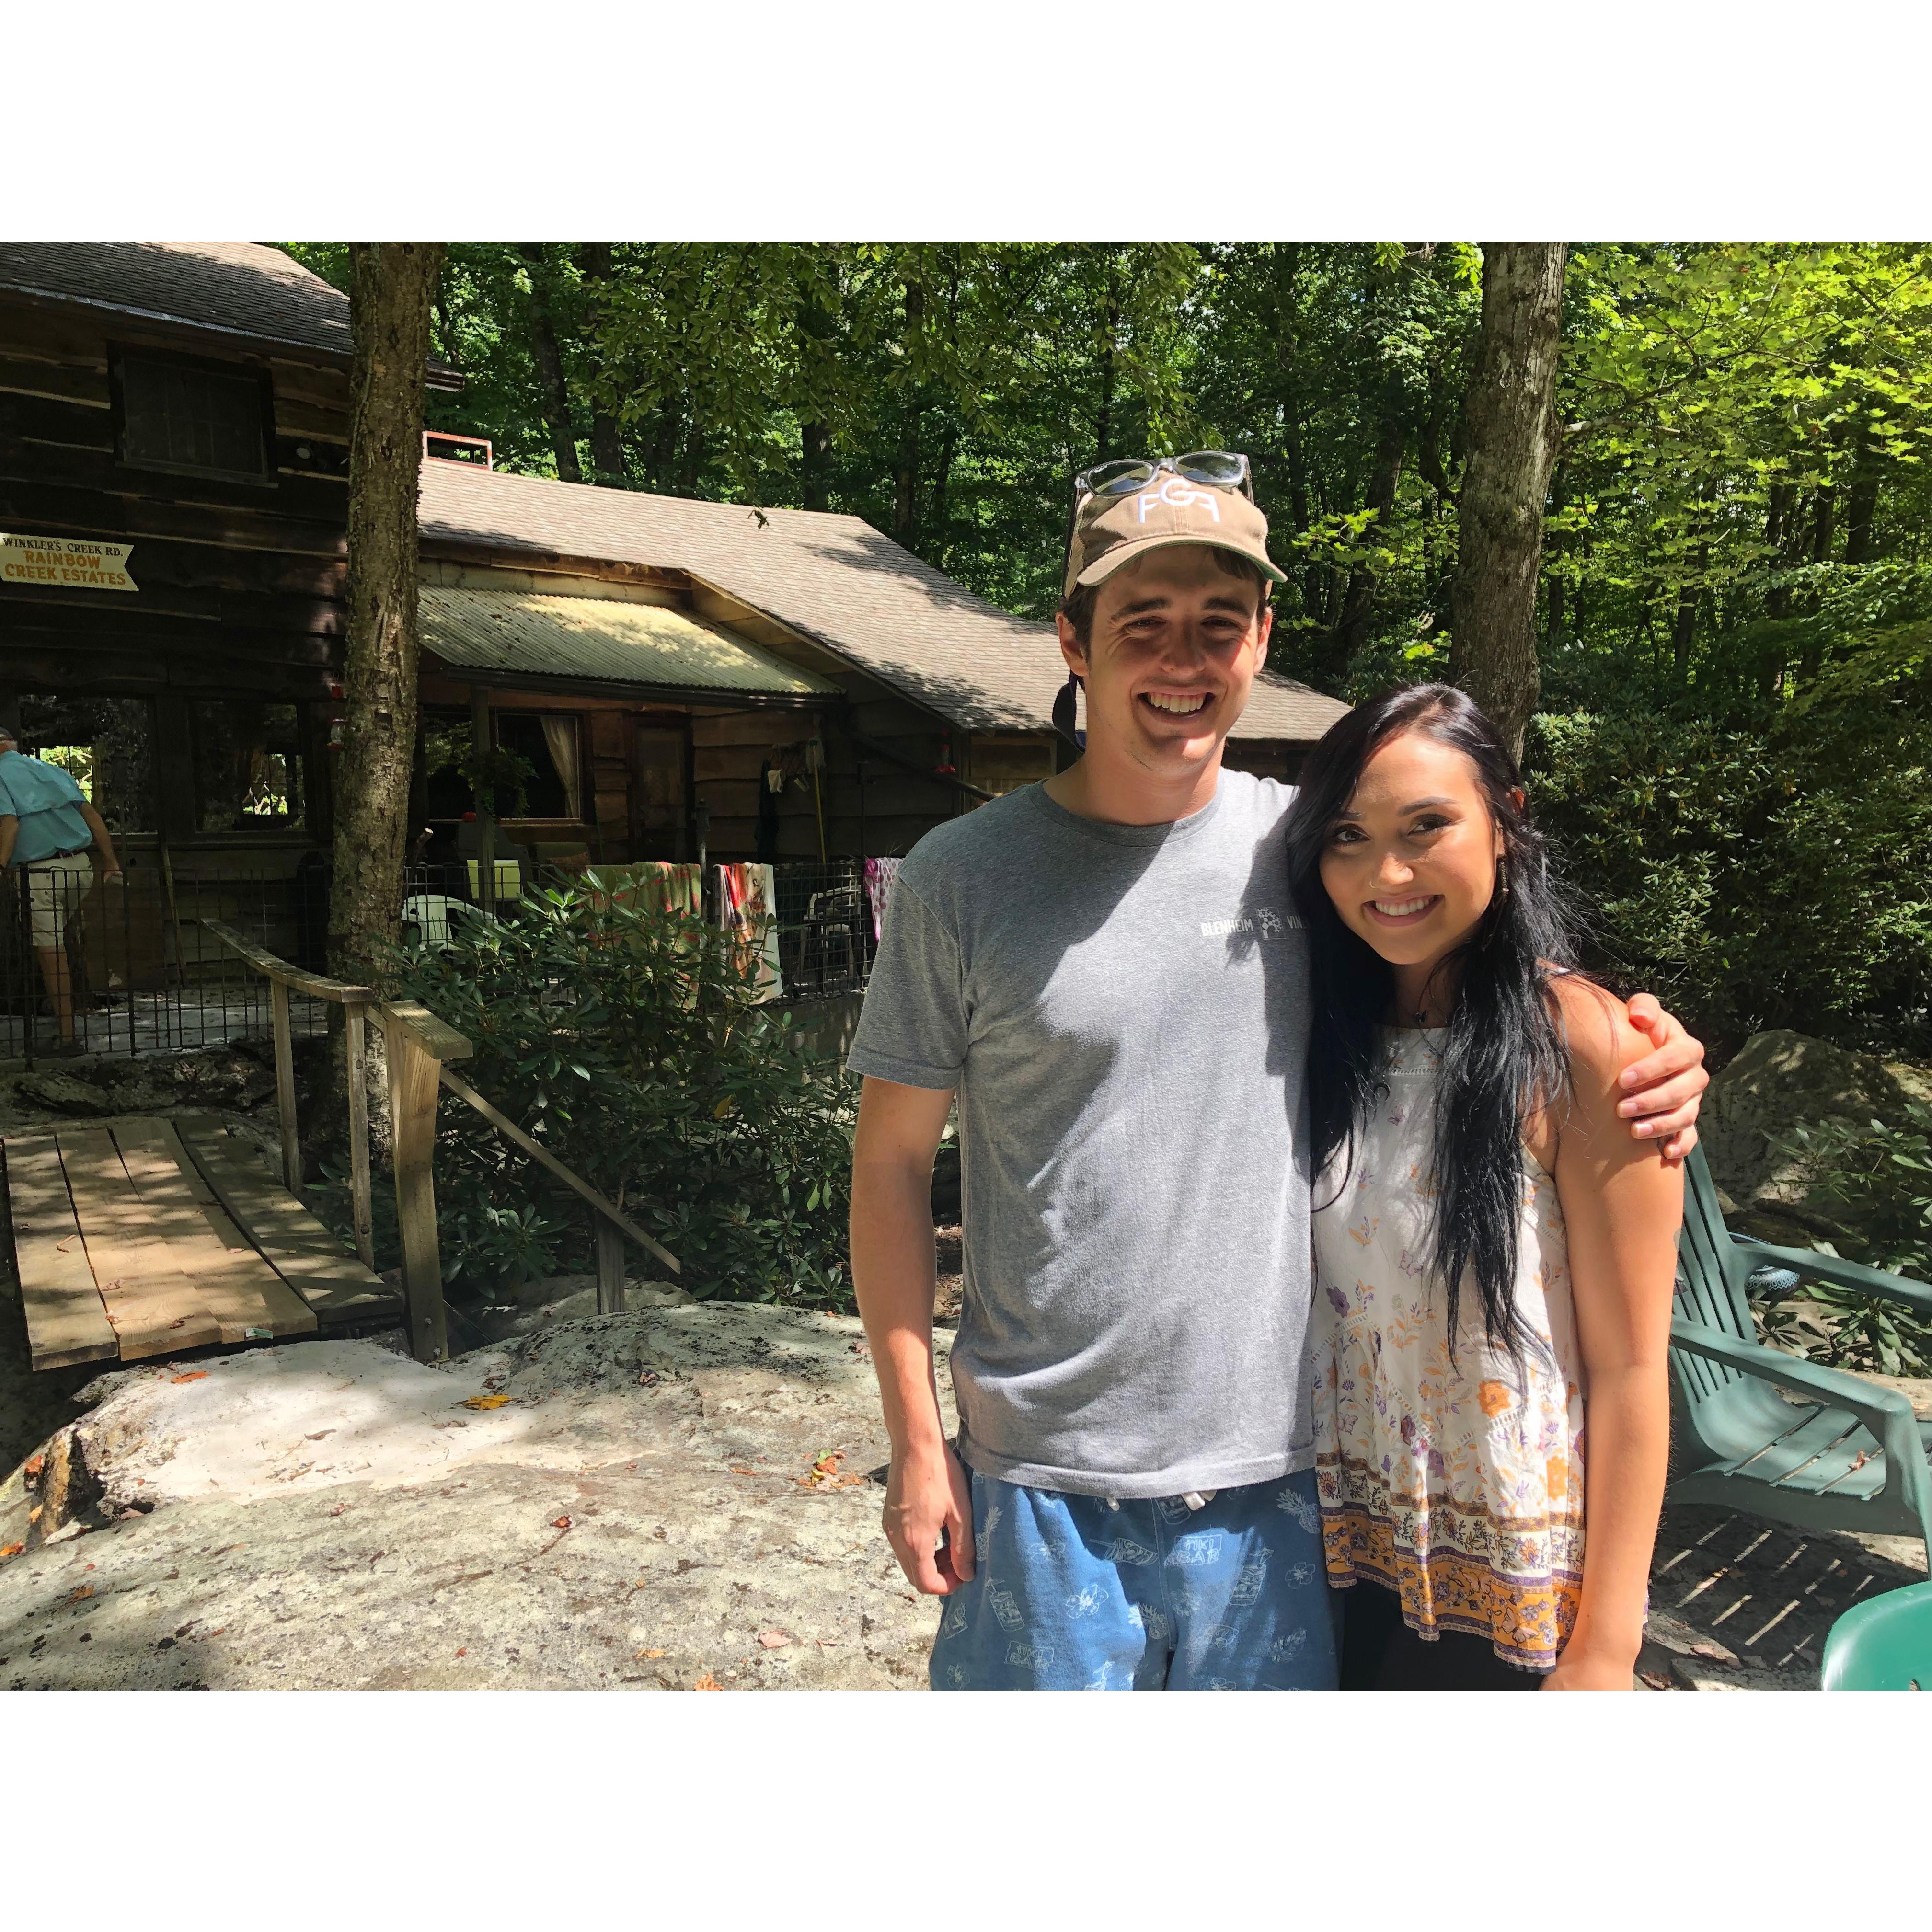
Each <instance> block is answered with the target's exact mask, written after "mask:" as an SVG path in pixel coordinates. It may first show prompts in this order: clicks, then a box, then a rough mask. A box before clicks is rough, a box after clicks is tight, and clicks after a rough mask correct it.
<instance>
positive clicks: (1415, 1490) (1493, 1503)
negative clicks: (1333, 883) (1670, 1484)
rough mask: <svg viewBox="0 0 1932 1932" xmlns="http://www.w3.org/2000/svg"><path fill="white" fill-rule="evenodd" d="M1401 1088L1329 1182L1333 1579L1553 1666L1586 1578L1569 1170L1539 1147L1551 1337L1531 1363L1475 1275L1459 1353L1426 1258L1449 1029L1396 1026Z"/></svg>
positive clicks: (1538, 1290)
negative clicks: (1491, 1310) (1513, 1343)
mask: <svg viewBox="0 0 1932 1932" xmlns="http://www.w3.org/2000/svg"><path fill="white" fill-rule="evenodd" d="M1443 1039H1444V1035H1443V1034H1441V1033H1439V1032H1395V1031H1385V1033H1384V1034H1383V1035H1382V1042H1383V1052H1384V1060H1383V1064H1382V1078H1383V1079H1384V1080H1385V1082H1386V1083H1387V1086H1386V1091H1385V1095H1384V1097H1383V1098H1382V1100H1381V1102H1380V1103H1379V1105H1378V1106H1376V1108H1375V1109H1373V1111H1372V1112H1371V1114H1370V1119H1369V1121H1368V1124H1367V1127H1366V1128H1365V1129H1364V1130H1363V1131H1362V1132H1361V1133H1358V1136H1357V1137H1356V1144H1355V1151H1354V1157H1353V1161H1352V1166H1351V1167H1350V1169H1349V1171H1348V1172H1346V1173H1345V1174H1343V1175H1341V1188H1340V1193H1337V1188H1336V1181H1337V1172H1340V1166H1341V1163H1342V1160H1343V1157H1341V1156H1339V1155H1338V1156H1337V1162H1336V1163H1335V1169H1336V1171H1334V1172H1330V1173H1329V1174H1327V1175H1324V1176H1323V1178H1322V1180H1321V1181H1319V1183H1318V1184H1317V1186H1316V1193H1315V1199H1316V1215H1315V1220H1314V1231H1315V1310H1314V1316H1313V1320H1312V1322H1311V1323H1310V1337H1311V1344H1312V1346H1311V1355H1312V1359H1313V1364H1314V1374H1315V1430H1316V1482H1317V1484H1318V1486H1319V1492H1320V1496H1321V1503H1322V1538H1323V1544H1324V1548H1325V1554H1326V1556H1327V1559H1328V1580H1329V1582H1330V1583H1331V1584H1333V1585H1334V1586H1335V1587H1336V1588H1337V1589H1346V1588H1348V1587H1349V1586H1350V1585H1352V1584H1353V1583H1355V1582H1356V1581H1357V1580H1368V1581H1370V1582H1373V1583H1379V1584H1381V1585H1382V1586H1383V1587H1384V1588H1385V1589H1390V1590H1392V1591H1394V1592H1395V1593H1396V1594H1397V1595H1398V1596H1399V1597H1400V1598H1401V1600H1402V1610H1403V1620H1404V1622H1406V1623H1407V1624H1408V1625H1409V1627H1410V1628H1412V1629H1413V1630H1415V1631H1418V1632H1419V1633H1420V1634H1421V1635H1422V1636H1423V1637H1424V1638H1427V1639H1433V1638H1435V1637H1437V1636H1438V1635H1439V1634H1440V1633H1441V1632H1442V1631H1445V1630H1447V1631H1465V1632H1467V1633H1469V1634H1471V1635H1472V1636H1476V1637H1487V1638H1488V1639H1489V1640H1490V1643H1491V1645H1492V1646H1493V1647H1494V1649H1495V1651H1496V1655H1498V1656H1499V1657H1500V1658H1502V1659H1503V1660H1504V1661H1505V1662H1507V1663H1510V1664H1517V1665H1520V1667H1523V1669H1525V1670H1549V1669H1550V1667H1551V1666H1552V1665H1553V1664H1555V1662H1556V1654H1557V1652H1559V1650H1561V1649H1562V1647H1563V1646H1564V1644H1565V1643H1566V1642H1567V1641H1568V1638H1569V1635H1570V1632H1571V1628H1572V1626H1573V1625H1574V1623H1575V1622H1576V1619H1577V1608H1578V1606H1579V1604H1580V1600H1581V1597H1582V1593H1583V1375H1582V1361H1581V1358H1580V1354H1579V1352H1578V1349H1577V1334H1576V1325H1575V1321H1574V1314H1573V1311H1572V1307H1571V1292H1570V1265H1569V1251H1568V1243H1567V1241H1566V1240H1565V1233H1564V1226H1563V1211H1562V1208H1561V1207H1560V1206H1559V1205H1558V1202H1557V1199H1556V1182H1555V1181H1554V1180H1553V1178H1551V1177H1550V1175H1548V1174H1547V1173H1545V1172H1544V1170H1543V1169H1542V1167H1541V1166H1540V1165H1539V1164H1538V1162H1537V1161H1536V1160H1535V1157H1533V1156H1532V1155H1531V1154H1530V1153H1529V1151H1528V1149H1527V1148H1526V1149H1525V1150H1524V1152H1523V1196H1522V1199H1523V1210H1522V1220H1521V1222H1520V1229H1519V1233H1518V1236H1517V1244H1518V1246H1517V1278H1516V1302H1517V1308H1518V1310H1520V1312H1521V1314H1522V1316H1523V1320H1524V1322H1525V1323H1526V1325H1527V1327H1528V1328H1529V1331H1530V1332H1531V1334H1533V1335H1534V1336H1535V1337H1536V1338H1537V1339H1538V1341H1540V1342H1541V1343H1542V1344H1543V1348H1542V1349H1541V1351H1536V1350H1531V1349H1526V1350H1525V1352H1524V1358H1523V1363H1522V1364H1521V1366H1520V1367H1519V1366H1518V1364H1517V1363H1515V1362H1514V1361H1512V1360H1511V1357H1510V1355H1509V1352H1508V1349H1505V1348H1502V1347H1498V1346H1492V1345H1491V1343H1490V1341H1489V1340H1488V1338H1487V1336H1486V1335H1485V1334H1484V1328H1483V1317H1482V1307H1481V1301H1480V1299H1479V1298H1478V1295H1477V1293H1476V1290H1475V1283H1473V1282H1471V1283H1468V1284H1467V1285H1466V1286H1465V1288H1464V1289H1463V1293H1462V1294H1461V1295H1460V1297H1459V1301H1460V1307H1459V1308H1458V1310H1457V1316H1458V1331H1459V1332H1458V1334H1457V1337H1456V1348H1455V1353H1454V1359H1453V1360H1452V1359H1451V1353H1450V1348H1449V1334H1448V1322H1447V1319H1446V1311H1445V1308H1444V1306H1443V1301H1444V1298H1443V1295H1442V1291H1441V1289H1440V1287H1439V1285H1438V1284H1437V1283H1436V1282H1435V1281H1434V1280H1433V1279H1432V1277H1431V1276H1430V1273H1429V1271H1428V1270H1427V1265H1426V1263H1425V1262H1424V1259H1423V1257H1424V1255H1425V1253H1426V1250H1427V1240H1428V1223H1429V1212H1430V1195H1431V1192H1432V1186H1433V1184H1432V1181H1431V1178H1430V1155H1431V1145H1432V1133H1433V1116H1434V1108H1435V1082H1436V1070H1437V1068H1438V1067H1439V1065H1440V1064H1441V1058H1442V1053H1441V1048H1442V1040H1443Z"/></svg>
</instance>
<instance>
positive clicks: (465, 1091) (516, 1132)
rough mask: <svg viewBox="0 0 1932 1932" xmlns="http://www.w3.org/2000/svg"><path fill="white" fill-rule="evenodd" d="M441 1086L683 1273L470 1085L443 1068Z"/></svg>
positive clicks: (613, 1204) (619, 1211)
mask: <svg viewBox="0 0 1932 1932" xmlns="http://www.w3.org/2000/svg"><path fill="white" fill-rule="evenodd" d="M443 1085H445V1086H446V1087H447V1088H449V1091H451V1092H452V1094H455V1095H456V1096H457V1097H458V1099H459V1100H467V1101H468V1102H469V1104H470V1106H472V1107H474V1108H475V1109H476V1111H477V1112H478V1113H479V1114H481V1115H482V1116H483V1118H484V1119H485V1120H486V1121H488V1122H489V1123H490V1125H491V1126H492V1127H494V1128H495V1129H496V1131H497V1132H498V1133H500V1134H503V1135H505V1136H508V1139H511V1140H512V1141H514V1142H515V1143H516V1144H517V1146H518V1147H520V1148H522V1149H523V1151H524V1153H526V1154H528V1155H529V1156H530V1157H531V1158H532V1160H536V1161H538V1162H540V1163H541V1164H542V1165H543V1166H545V1167H547V1168H548V1169H550V1172H551V1173H553V1175H556V1178H557V1179H558V1180H559V1181H562V1183H563V1184H564V1185H565V1187H570V1188H574V1190H576V1192H577V1193H579V1194H580V1195H581V1196H583V1199H585V1200H586V1201H587V1202H589V1203H590V1205H591V1206H592V1207H593V1208H595V1209H596V1211H597V1212H598V1214H601V1216H603V1217H604V1220H607V1221H613V1222H615V1223H616V1225H617V1226H618V1227H619V1229H621V1230H622V1232H624V1233H625V1234H627V1235H629V1236H630V1238H631V1240H632V1241H635V1242H636V1243H637V1245H638V1247H640V1248H644V1249H646V1250H649V1252H650V1253H652V1254H654V1255H655V1256H657V1258H658V1260H659V1261H661V1262H663V1263H664V1266H665V1267H666V1268H669V1269H670V1271H671V1273H672V1274H682V1273H683V1272H684V1271H683V1268H682V1266H681V1265H680V1264H679V1261H678V1259H677V1257H676V1256H675V1255H674V1254H673V1253H671V1251H670V1249H668V1248H667V1247H665V1246H664V1244H663V1243H662V1242H661V1241H653V1240H652V1238H651V1237H650V1236H649V1235H647V1234H646V1233H645V1232H644V1231H643V1229H641V1228H640V1227H639V1226H637V1223H636V1222H634V1221H633V1220H631V1217H629V1216H628V1214H625V1212H624V1211H623V1209H622V1208H619V1206H618V1205H616V1202H613V1201H612V1200H610V1199H608V1197H607V1196H604V1195H602V1194H600V1193H598V1191H597V1190H596V1189H595V1188H594V1187H592V1186H591V1184H589V1181H586V1180H583V1178H581V1177H580V1176H579V1175H574V1174H573V1173H571V1171H570V1169H568V1168H567V1167H565V1166H564V1164H563V1163H562V1161H560V1160H558V1159H557V1157H556V1155H555V1154H552V1153H551V1152H550V1150H549V1148H547V1147H545V1146H544V1145H543V1144H542V1142H540V1141H536V1140H532V1139H531V1137H530V1136H529V1135H528V1134H526V1133H524V1132H523V1129H522V1128H521V1127H518V1126H517V1124H516V1122H515V1121H512V1120H511V1119H509V1118H508V1117H507V1116H506V1115H503V1114H500V1113H499V1112H497V1110H496V1109H495V1108H494V1107H493V1106H490V1103H489V1102H488V1101H487V1100H484V1097H482V1095H481V1094H479V1093H478V1092H477V1091H476V1089H475V1088H473V1087H472V1086H471V1085H470V1084H469V1082H468V1081H466V1080H462V1079H458V1077H457V1076H456V1075H455V1074H454V1073H451V1072H450V1070H449V1068H448V1067H445V1068H443Z"/></svg>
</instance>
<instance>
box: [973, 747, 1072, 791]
mask: <svg viewBox="0 0 1932 1932" xmlns="http://www.w3.org/2000/svg"><path fill="white" fill-rule="evenodd" d="M971 757H972V766H971V773H970V775H971V778H972V781H973V782H974V784H976V785H977V786H978V787H980V790H982V791H989V792H992V793H994V794H995V796H999V795H1001V794H1002V793H1007V792H1010V791H1017V790H1019V788H1020V787H1021V786H1022V785H1029V784H1038V783H1039V781H1040V780H1041V779H1042V778H1052V775H1053V740H1052V739H1051V738H1049V737H1046V736H1035V737H1025V738H1022V737H1018V736H1005V737H997V736H984V735H980V734H976V735H975V736H974V739H973V748H972V753H971Z"/></svg>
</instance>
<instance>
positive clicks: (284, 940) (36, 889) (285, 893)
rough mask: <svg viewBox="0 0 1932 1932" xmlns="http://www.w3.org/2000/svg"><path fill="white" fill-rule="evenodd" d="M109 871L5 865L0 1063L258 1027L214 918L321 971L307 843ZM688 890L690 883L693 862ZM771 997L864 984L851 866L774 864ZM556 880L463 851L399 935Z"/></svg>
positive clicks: (318, 877) (862, 930)
mask: <svg viewBox="0 0 1932 1932" xmlns="http://www.w3.org/2000/svg"><path fill="white" fill-rule="evenodd" d="M122 861H123V865H124V871H123V873H122V876H121V878H120V879H119V880H103V879H101V877H98V875H97V874H96V873H95V871H94V870H93V868H92V866H91V865H90V864H89V860H88V859H87V858H86V855H84V854H83V855H80V856H75V857H71V858H69V859H66V860H65V861H56V862H49V863H43V864H35V865H22V866H18V867H16V868H14V869H13V871H11V872H10V873H9V874H6V875H5V889H4V897H0V1061H13V1062H22V1061H24V1062H25V1063H26V1064H27V1065H28V1067H33V1066H35V1065H37V1064H39V1063H40V1062H41V1061H46V1060H53V1059H57V1058H61V1057H63V1056H65V1055H69V1054H77V1053H84V1054H89V1055H124V1056H126V1057H128V1058H133V1057H136V1056H137V1055H141V1054H143V1053H156V1052H169V1051H172V1050H177V1049H182V1048H192V1047H205V1046H217V1045H220V1044H221V1043H224V1042H226V1041H230V1040H239V1039H243V1038H248V1037H266V1035H267V1034H268V1032H269V1025H270V1019H271V1014H270V1007H269V991H268V983H267V982H266V980H263V979H262V978H261V977H260V976H259V975H258V974H254V973H251V972H250V971H249V970H248V968H247V967H246V966H245V965H244V964H243V963H242V962H241V961H240V960H239V959H237V958H236V956H235V955H234V954H233V953H230V952H229V950H227V948H226V947H223V945H221V944H220V943H219V942H218V941H217V940H215V939H214V938H213V936H212V935H210V934H208V932H206V931H205V929H204V926H203V922H204V921H205V920H208V919H216V920H219V921H220V922H222V923H223V924H224V925H226V926H230V927H232V928H233V929H235V930H236V931H237V932H240V933H242V934H243V935H245V936H246V937H247V938H249V939H251V940H252V941H254V942H255V943H256V944H258V945H260V946H261V947H263V948H264V949H265V950H266V951H269V952H271V953H275V954H277V955H278V956H280V957H281V958H282V959H287V960H289V961H290V962H293V964H295V965H299V966H302V967H303V968H306V969H307V970H308V971H311V972H317V973H326V971H328V970H329V966H328V927H329V868H328V865H327V862H326V860H325V859H323V856H322V855H321V854H320V853H303V854H301V855H299V856H298V857H296V858H295V859H293V862H292V861H291V859H290V855H288V854H287V853H286V852H284V853H280V854H275V855H272V856H257V857H254V858H252V859H249V858H238V856H237V855H235V854H233V853H220V854H208V853H193V852H181V853H173V854H169V853H167V852H166V851H163V850H139V849H136V850H131V851H127V850H124V852H123V853H122ZM685 869H686V871H687V874H688V876H687V878H686V880H685V883H686V884H687V886H689V887H695V886H696V885H697V879H696V877H695V874H696V871H697V868H695V867H691V868H685ZM772 869H773V878H772V886H773V888H774V890H773V898H774V901H775V905H774V910H775V913H776V924H777V932H778V969H779V974H780V977H781V982H782V985H781V991H780V993H779V995H778V997H781V998H785V999H787V1000H789V999H791V998H811V997H815V996H824V995H836V994H842V993H853V992H859V991H862V989H863V988H864V986H865V982H866V980H867V978H868V976H869V974H870V973H871V965H872V958H873V954H874V950H876V949H875V944H874V935H873V920H872V914H871V905H870V903H869V901H868V898H867V897H866V892H865V880H864V877H863V874H862V870H861V868H860V866H859V862H858V861H857V860H856V859H831V860H829V861H828V862H824V863H818V862H788V863H785V864H781V865H777V866H775V867H774V868H772ZM567 877H568V874H563V873H559V872H556V871H553V870H552V869H551V868H548V867H544V866H525V865H521V864H520V863H518V862H514V861H503V862H499V865H498V867H497V874H496V891H495V893H494V895H493V897H491V898H487V899H486V895H485V891H484V888H485V886H486V884H487V881H485V880H483V879H482V878H481V877H480V876H479V875H478V868H477V865H476V863H475V861H474V860H464V861H459V862H457V863H456V864H455V865H416V866H412V867H410V868H409V870H408V871H407V874H406V875H405V878H404V898H403V904H402V907H401V913H402V931H403V937H404V941H405V943H413V944H426V945H436V944H442V943H445V942H446V941H448V940H449V939H450V938H452V937H453V936H454V935H455V931H456V929H458V926H460V922H461V921H462V920H463V919H464V918H466V917H474V916H478V915H479V914H481V915H484V916H493V917H496V918H499V919H516V918H518V917H520V916H524V910H525V905H526V895H528V894H529V893H531V892H535V891H537V890H539V889H541V888H542V887H543V886H545V885H546V884H555V883H562V881H563V880H565V878H567ZM703 885H704V888H705V889H704V892H703V904H704V908H705V916H706V917H707V918H708V919H713V920H715V919H717V918H718V916H719V912H718V881H717V878H716V868H715V867H714V868H711V873H710V875H709V877H707V878H706V880H704V881H703ZM290 1018H291V1021H292V1022H293V1028H294V1031H295V1034H296V1037H297V1038H298V1039H302V1038H309V1037H320V1036H322V1035H323V1034H326V1032H327V1031H328V1025H329V1019H328V1010H327V1008H326V1006H325V1005H324V1004H323V1003H321V1002H320V1001H310V1000H305V999H303V998H300V997H299V996H298V997H296V998H294V999H293V1001H292V1002H291V1010H290Z"/></svg>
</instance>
